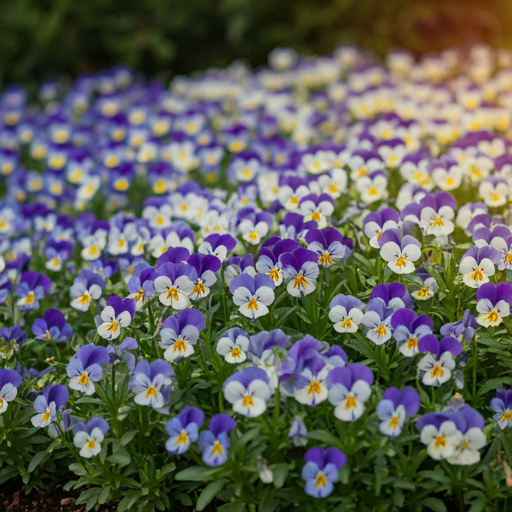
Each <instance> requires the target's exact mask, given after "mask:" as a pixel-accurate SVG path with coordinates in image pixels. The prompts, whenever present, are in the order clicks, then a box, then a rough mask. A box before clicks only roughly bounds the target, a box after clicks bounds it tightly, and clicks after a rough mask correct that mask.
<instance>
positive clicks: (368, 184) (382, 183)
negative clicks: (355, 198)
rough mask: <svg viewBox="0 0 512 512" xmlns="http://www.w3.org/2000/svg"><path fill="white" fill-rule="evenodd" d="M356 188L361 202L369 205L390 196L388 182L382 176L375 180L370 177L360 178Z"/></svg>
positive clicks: (379, 175)
mask: <svg viewBox="0 0 512 512" xmlns="http://www.w3.org/2000/svg"><path fill="white" fill-rule="evenodd" d="M355 188H356V191H357V192H358V193H359V195H360V196H361V200H362V201H364V202H365V203H368V204H369V203H374V202H375V201H379V200H380V199H385V198H386V197H387V196H388V180H387V178H386V177H385V176H383V175H382V174H378V175H377V176H375V177H374V178H373V179H372V178H370V177H369V176H362V177H361V178H358V180H357V181H356V184H355Z"/></svg>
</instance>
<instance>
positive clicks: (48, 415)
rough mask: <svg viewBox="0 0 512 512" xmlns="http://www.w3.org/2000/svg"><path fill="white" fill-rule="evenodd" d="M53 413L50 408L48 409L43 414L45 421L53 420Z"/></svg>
mask: <svg viewBox="0 0 512 512" xmlns="http://www.w3.org/2000/svg"><path fill="white" fill-rule="evenodd" d="M51 415H52V413H51V412H50V408H49V407H47V408H46V411H45V412H44V414H43V421H48V420H49V419H50V418H51Z"/></svg>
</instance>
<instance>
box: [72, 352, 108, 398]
mask: <svg viewBox="0 0 512 512" xmlns="http://www.w3.org/2000/svg"><path fill="white" fill-rule="evenodd" d="M109 362H110V356H109V355H108V351H107V349H106V348H105V347H101V346H96V345H94V343H89V344H88V345H85V346H84V347H80V348H79V349H78V350H77V351H76V354H75V355H74V356H73V357H72V358H71V360H70V361H69V364H68V366H67V368H66V371H67V374H68V377H70V378H71V380H70V381H69V387H70V388H71V389H75V390H77V391H82V392H83V393H85V394H86V395H92V394H93V393H94V391H95V387H94V383H95V382H98V381H99V380H100V379H101V378H102V377H103V370H102V369H101V367H102V365H104V364H107V363H109Z"/></svg>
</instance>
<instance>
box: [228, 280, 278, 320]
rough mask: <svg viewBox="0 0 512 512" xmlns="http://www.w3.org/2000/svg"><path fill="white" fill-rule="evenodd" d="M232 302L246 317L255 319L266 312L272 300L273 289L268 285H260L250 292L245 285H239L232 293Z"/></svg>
mask: <svg viewBox="0 0 512 512" xmlns="http://www.w3.org/2000/svg"><path fill="white" fill-rule="evenodd" d="M233 302H234V303H235V304H236V305H237V306H239V311H240V313H242V315H244V316H246V317H247V318H251V319H252V320H255V319H256V318H259V317H260V316H263V315H266V314H267V313H268V308H267V306H270V304H272V302H274V291H273V290H272V288H269V287H268V286H261V287H260V288H258V289H257V290H256V291H255V293H254V294H253V293H251V292H250V291H249V289H247V288H246V287H245V286H240V287H239V288H237V289H236V290H235V291H234V293H233Z"/></svg>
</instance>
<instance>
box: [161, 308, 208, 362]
mask: <svg viewBox="0 0 512 512" xmlns="http://www.w3.org/2000/svg"><path fill="white" fill-rule="evenodd" d="M205 326H206V321H205V319H204V315H203V314H202V313H201V312H200V311H197V310H196V309H184V310H183V311H179V312H178V313H176V314H175V315H172V316H170V317H169V318H167V320H165V321H164V322H163V323H162V330H161V331H160V336H161V337H162V341H161V342H160V346H161V347H162V348H164V349H165V352H164V358H165V359H166V361H169V362H171V363H174V362H175V361H177V360H179V359H181V358H183V357H189V356H191V355H192V354H193V353H194V345H195V344H196V343H197V340H198V339H199V333H200V332H201V331H202V330H203V329H204V328H205Z"/></svg>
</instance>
